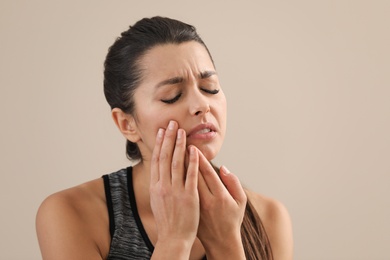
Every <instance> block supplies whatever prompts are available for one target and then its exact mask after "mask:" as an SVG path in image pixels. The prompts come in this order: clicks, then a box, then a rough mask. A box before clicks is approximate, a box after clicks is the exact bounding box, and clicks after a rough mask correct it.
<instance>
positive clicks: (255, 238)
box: [104, 17, 273, 260]
mask: <svg viewBox="0 0 390 260" xmlns="http://www.w3.org/2000/svg"><path fill="white" fill-rule="evenodd" d="M189 41H195V42H198V43H200V44H202V45H203V46H204V47H205V48H206V50H207V51H208V49H207V46H206V45H205V43H204V42H203V41H202V39H201V38H200V36H199V35H198V33H197V32H196V29H195V27H193V26H191V25H188V24H186V23H183V22H180V21H177V20H174V19H170V18H164V17H153V18H144V19H142V20H140V21H138V22H137V23H135V24H134V26H130V28H129V29H128V30H127V31H125V32H123V33H122V34H121V37H119V38H117V39H116V41H115V42H114V44H113V45H112V46H111V47H110V48H109V51H108V54H107V57H106V60H105V63H104V94H105V97H106V99H107V102H108V103H109V105H110V107H111V109H113V108H120V109H121V110H122V111H124V112H125V113H128V114H133V115H134V113H135V111H134V100H133V95H134V92H135V90H136V88H137V87H138V85H139V83H140V81H141V80H142V70H141V69H140V66H139V62H140V60H141V59H142V57H143V55H145V54H146V52H147V51H148V50H150V49H152V48H153V47H155V46H157V45H163V44H168V43H174V44H180V43H183V42H189ZM208 52H209V51H208ZM209 55H210V52H209ZM210 58H211V59H212V57H211V55H210ZM126 154H127V157H128V158H129V159H130V160H142V155H141V153H140V150H139V148H138V146H137V145H136V144H135V143H132V142H130V141H127V143H126ZM215 168H216V167H215ZM216 170H217V171H218V169H217V168H216ZM241 236H242V242H243V246H244V250H245V254H246V258H247V259H253V260H257V259H263V260H265V259H267V260H268V259H273V257H272V252H271V245H270V243H269V240H268V237H267V234H266V232H265V229H264V227H263V224H262V221H261V219H260V217H259V215H258V213H257V212H256V210H255V209H254V207H253V205H252V203H251V202H250V201H249V200H248V203H247V205H246V209H245V215H244V219H243V223H242V226H241Z"/></svg>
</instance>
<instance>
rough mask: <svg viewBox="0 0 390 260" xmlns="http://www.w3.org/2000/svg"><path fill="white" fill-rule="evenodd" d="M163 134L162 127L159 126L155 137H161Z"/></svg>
mask: <svg viewBox="0 0 390 260" xmlns="http://www.w3.org/2000/svg"><path fill="white" fill-rule="evenodd" d="M163 135H164V129H162V128H159V129H158V132H157V137H158V138H162V137H163Z"/></svg>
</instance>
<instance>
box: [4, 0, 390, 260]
mask: <svg viewBox="0 0 390 260" xmlns="http://www.w3.org/2000/svg"><path fill="white" fill-rule="evenodd" d="M389 13H390V1H387V0H384V1H378V0H366V1H346V0H337V1H336V0H335V1H309V0H306V1H302V0H300V1H209V0H207V1H206V0H199V1H179V0H172V1H119V0H118V1H101V0H100V1H53V0H44V1H30V0H26V1H21V0H8V1H7V0H1V1H0V73H1V77H0V86H1V95H0V106H1V109H0V111H1V115H0V122H1V128H0V129H1V135H0V141H1V143H0V149H1V150H0V152H1V156H0V158H1V163H0V173H1V181H0V192H1V198H0V205H1V215H0V216H1V222H0V223H1V224H0V233H1V238H0V240H1V242H0V251H1V257H0V258H1V259H8V260H11V259H40V253H39V248H38V244H37V242H36V236H35V227H34V219H35V213H36V210H37V208H38V206H39V204H40V202H41V201H42V200H43V199H44V198H45V197H46V196H47V195H49V194H51V193H53V192H55V191H58V190H61V189H65V188H67V187H71V186H74V185H77V184H80V183H82V182H85V181H88V180H90V179H94V178H98V177H100V176H101V175H102V174H105V173H109V172H111V171H114V170H117V169H119V168H121V167H125V166H127V165H128V162H127V161H126V159H125V156H124V140H123V138H122V136H121V135H120V134H119V132H118V131H117V130H116V128H115V126H114V124H113V123H112V121H111V118H110V110H109V107H108V105H107V104H106V102H105V99H104V96H103V90H102V69H103V65H102V63H103V59H104V56H105V54H106V51H107V48H108V47H109V45H111V43H112V42H113V41H114V39H115V38H116V37H117V36H118V35H119V33H120V32H122V31H123V30H125V29H126V28H127V26H128V25H130V24H133V23H134V22H135V21H137V20H138V19H140V18H142V17H144V16H148V17H150V16H153V15H163V16H170V17H173V18H177V19H181V20H183V21H187V22H188V23H191V24H194V25H195V26H196V27H197V28H198V30H199V32H200V33H201V35H202V36H203V38H204V40H205V41H206V43H207V44H208V46H209V48H210V50H211V52H212V53H213V55H214V59H215V61H216V65H217V68H218V71H219V74H220V78H221V80H222V84H223V87H224V90H225V93H226V95H227V98H228V104H229V114H228V136H227V139H226V142H225V145H224V147H223V151H222V152H221V154H220V155H219V157H218V158H217V163H224V164H226V165H227V166H228V167H229V168H230V169H231V170H232V171H234V172H235V173H236V174H238V175H239V176H240V178H241V180H242V182H243V183H244V184H245V185H246V186H248V187H250V188H252V189H254V190H256V191H258V192H261V193H264V194H266V195H268V196H271V197H274V198H277V199H279V200H280V201H282V202H283V203H284V204H285V205H286V206H287V208H288V209H289V211H290V214H291V217H292V221H293V225H294V239H295V259H307V260H309V259H354V260H355V259H390V252H389V250H388V248H389V247H388V244H389V242H390V224H389V219H390V203H389V202H390V201H389V200H390V199H389V198H390V189H389V186H390V185H389V184H390V160H389V158H390V135H389V133H390V102H389V100H390V76H389V72H390V50H389V49H390V16H389Z"/></svg>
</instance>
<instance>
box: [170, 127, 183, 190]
mask: <svg viewBox="0 0 390 260" xmlns="http://www.w3.org/2000/svg"><path fill="white" fill-rule="evenodd" d="M185 137H186V136H185V131H184V130H183V129H178V130H177V136H176V143H175V148H174V151H173V156H172V165H171V167H172V185H180V186H183V185H184V178H185V171H184V158H185V154H186V139H185Z"/></svg>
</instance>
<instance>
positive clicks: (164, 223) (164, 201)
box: [150, 121, 200, 255]
mask: <svg viewBox="0 0 390 260" xmlns="http://www.w3.org/2000/svg"><path fill="white" fill-rule="evenodd" d="M185 157H186V134H185V131H184V130H183V129H178V125H177V123H176V122H174V121H171V122H170V123H169V126H168V128H167V129H166V130H163V129H159V131H158V134H157V138H156V144H155V147H154V150H153V155H152V161H151V180H150V203H151V208H152V211H153V215H154V219H155V222H156V226H157V244H156V248H157V245H159V244H160V245H161V243H164V247H163V248H165V247H166V246H167V245H168V246H169V245H172V244H177V243H179V244H180V245H181V246H183V243H184V244H185V246H187V245H188V246H189V250H188V255H189V252H190V249H191V247H192V244H193V242H194V240H195V238H196V234H197V230H198V225H199V214H200V212H199V195H198V190H197V185H198V171H199V158H198V152H197V150H196V149H195V147H190V148H189V155H188V158H189V159H188V161H189V162H188V167H187V168H186V167H185V166H184V161H185ZM160 248H161V247H160ZM185 248H187V247H185ZM172 253H173V252H171V255H172Z"/></svg>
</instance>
